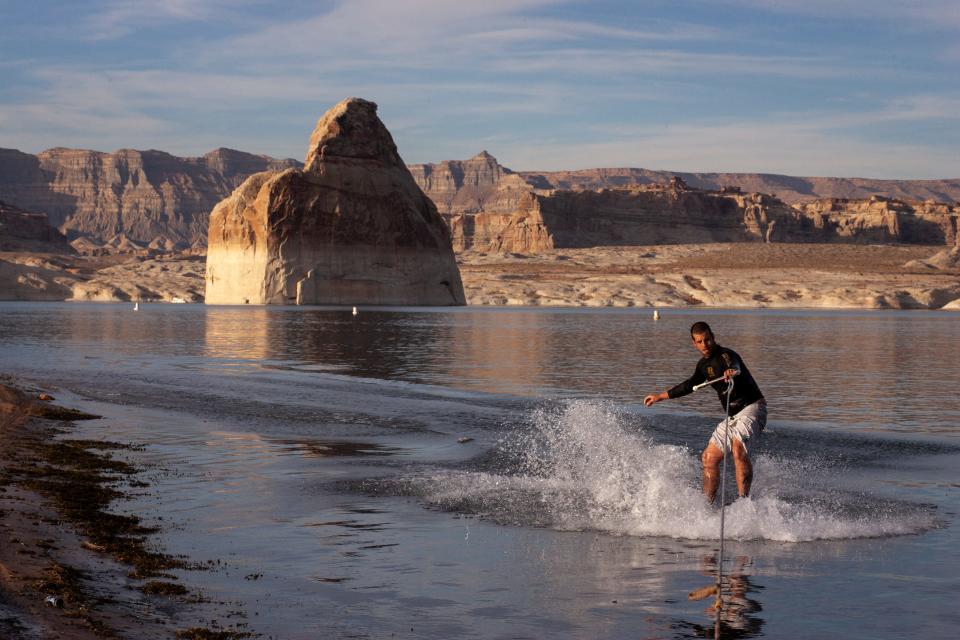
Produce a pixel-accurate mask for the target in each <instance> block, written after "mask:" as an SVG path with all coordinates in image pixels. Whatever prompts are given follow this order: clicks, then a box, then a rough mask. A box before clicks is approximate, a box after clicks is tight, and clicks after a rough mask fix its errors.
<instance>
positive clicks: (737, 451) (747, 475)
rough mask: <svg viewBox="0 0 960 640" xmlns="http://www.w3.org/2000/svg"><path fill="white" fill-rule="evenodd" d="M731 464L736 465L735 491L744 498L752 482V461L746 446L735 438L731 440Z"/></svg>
mask: <svg viewBox="0 0 960 640" xmlns="http://www.w3.org/2000/svg"><path fill="white" fill-rule="evenodd" d="M733 464H734V465H736V467H737V492H738V493H739V494H740V497H741V498H746V497H747V496H749V495H750V485H751V484H752V483H753V463H751V462H750V454H749V453H748V452H747V448H746V447H745V446H743V443H742V442H740V440H737V439H736V438H734V440H733Z"/></svg>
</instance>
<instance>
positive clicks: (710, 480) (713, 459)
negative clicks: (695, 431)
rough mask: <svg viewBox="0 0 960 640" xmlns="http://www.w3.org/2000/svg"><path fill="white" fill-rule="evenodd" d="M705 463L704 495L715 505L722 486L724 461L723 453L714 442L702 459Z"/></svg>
mask: <svg viewBox="0 0 960 640" xmlns="http://www.w3.org/2000/svg"><path fill="white" fill-rule="evenodd" d="M700 460H701V461H702V462H703V495H705V496H706V497H707V502H709V503H711V504H712V503H713V501H714V500H715V499H716V497H717V487H719V486H720V462H721V461H722V460H723V451H720V449H719V448H718V447H717V445H715V444H713V443H712V442H711V443H709V444H707V448H706V449H704V450H703V455H702V456H701V457H700Z"/></svg>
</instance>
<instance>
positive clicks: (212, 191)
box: [0, 148, 301, 248]
mask: <svg viewBox="0 0 960 640" xmlns="http://www.w3.org/2000/svg"><path fill="white" fill-rule="evenodd" d="M296 166H301V165H300V163H299V162H296V161H295V160H275V159H273V158H269V157H267V156H256V155H252V154H249V153H243V152H241V151H234V150H232V149H217V150H215V151H211V152H210V153H208V154H206V155H204V156H202V157H199V158H179V157H176V156H172V155H170V154H168V153H165V152H163V151H153V150H151V151H135V150H132V149H121V150H119V151H115V152H114V153H101V152H99V151H88V150H84V149H64V148H56V149H48V150H46V151H43V152H41V153H39V154H37V155H31V154H27V153H22V152H20V151H17V150H14V149H0V200H4V201H6V202H8V203H11V204H13V205H16V206H18V207H21V208H23V209H26V210H29V211H35V212H42V213H45V214H47V216H48V217H49V219H50V222H51V224H53V225H54V226H56V227H58V228H59V229H60V230H61V231H62V232H63V233H65V234H66V235H67V236H68V237H71V238H74V237H78V236H83V237H88V238H93V239H95V240H98V241H101V242H108V241H110V240H111V239H112V238H114V237H116V236H125V237H126V238H129V239H130V240H133V241H135V242H140V243H142V244H149V243H155V244H156V243H157V241H165V242H162V243H163V244H170V245H176V246H179V247H181V248H184V247H187V246H206V237H207V224H208V219H209V214H210V211H211V209H213V206H214V205H215V204H216V203H217V202H219V201H220V200H222V199H223V198H224V197H225V196H226V195H227V194H229V193H230V192H231V191H233V189H235V188H236V187H238V186H239V185H240V183H242V182H243V180H245V179H246V178H247V177H248V176H250V175H252V174H254V173H257V172H259V171H268V170H269V171H277V170H282V169H286V168H290V167H296Z"/></svg>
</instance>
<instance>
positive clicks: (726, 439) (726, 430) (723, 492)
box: [713, 378, 733, 640]
mask: <svg viewBox="0 0 960 640" xmlns="http://www.w3.org/2000/svg"><path fill="white" fill-rule="evenodd" d="M731 393H733V378H730V380H728V381H727V402H726V405H727V417H726V420H725V421H724V424H723V470H722V471H721V472H720V556H719V557H718V558H717V601H716V603H715V605H714V609H715V610H716V620H715V623H714V626H713V637H714V638H715V639H717V640H719V638H720V610H721V609H722V605H723V601H722V600H721V595H723V591H722V589H723V584H722V583H723V527H724V520H725V518H724V514H725V513H726V502H727V449H728V448H729V447H730V394H731Z"/></svg>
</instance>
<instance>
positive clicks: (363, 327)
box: [0, 303, 960, 638]
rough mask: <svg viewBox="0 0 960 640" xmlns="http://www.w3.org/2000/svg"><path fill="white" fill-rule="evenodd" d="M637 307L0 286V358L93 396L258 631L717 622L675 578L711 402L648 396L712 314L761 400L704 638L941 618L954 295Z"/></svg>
mask: <svg viewBox="0 0 960 640" xmlns="http://www.w3.org/2000/svg"><path fill="white" fill-rule="evenodd" d="M649 316H650V314H649V312H648V311H641V310H589V311H586V310H585V311H581V310H540V309H509V310H492V309H457V310H426V309H423V310H420V309H407V310H402V311H397V310H386V309H361V311H360V314H359V315H358V316H356V317H353V316H351V315H350V313H349V311H347V310H343V309H320V308H312V309H309V308H271V309H264V308H240V307H204V306H198V305H142V306H141V310H140V311H139V312H133V311H132V310H131V308H130V307H129V306H127V305H93V304H29V303H0V359H2V362H3V368H2V369H3V372H6V373H12V374H15V375H18V376H21V377H24V378H27V379H33V380H37V381H44V382H53V383H55V384H57V385H59V386H60V387H61V388H62V389H63V392H62V393H64V394H66V398H68V399H69V400H70V401H71V402H73V403H74V404H76V405H78V406H82V407H85V408H88V409H90V410H92V411H94V412H96V413H99V414H101V415H104V416H105V417H104V419H103V420H97V421H93V422H91V423H86V424H83V425H78V431H77V433H78V434H79V436H80V437H100V438H109V439H113V440H120V441H125V442H136V443H142V444H144V445H145V448H144V450H143V451H142V452H140V453H138V454H136V455H137V456H138V459H139V460H140V461H141V462H143V463H144V464H147V465H149V468H151V469H153V471H152V472H151V473H152V477H151V482H152V483H153V488H152V489H151V490H150V491H147V492H145V493H144V494H143V495H140V496H137V497H135V498H134V499H133V500H132V501H131V502H129V503H127V504H125V505H124V507H123V508H129V509H133V510H138V511H145V512H149V513H152V514H154V517H155V518H157V522H158V523H161V521H160V518H162V519H163V520H162V524H164V525H165V530H164V533H163V534H161V536H160V538H159V541H160V542H161V543H162V544H163V545H164V546H165V547H166V548H167V549H168V550H170V551H171V552H174V553H184V554H186V555H188V556H190V557H191V558H194V559H197V560H201V561H202V560H205V559H223V560H226V564H225V565H224V567H223V568H222V569H219V570H216V571H208V572H190V571H185V572H183V573H182V574H181V575H180V577H181V580H182V581H183V582H184V583H185V584H187V585H190V586H195V587H196V588H197V589H198V590H202V591H203V592H204V593H205V594H207V595H208V596H209V597H210V598H211V599H212V600H214V601H221V602H228V603H231V606H233V605H235V606H236V611H245V612H246V617H243V616H242V615H241V614H237V616H236V619H234V620H232V622H234V623H235V622H237V621H240V620H242V621H243V623H244V624H247V625H249V628H250V629H252V630H254V631H257V632H259V633H263V634H265V635H267V636H271V635H272V636H274V637H278V638H314V637H361V638H366V637H370V638H381V637H391V636H396V637H412V638H438V637H454V636H457V637H468V638H515V637H523V638H547V637H551V638H552V637H569V638H621V637H628V636H629V637H644V638H686V637H702V636H708V637H713V615H712V613H711V612H710V611H708V610H706V606H707V605H706V604H705V602H699V603H698V602H688V601H687V599H686V594H687V592H688V591H690V590H692V589H695V588H697V587H700V586H704V585H705V584H708V583H710V581H711V580H712V578H711V575H712V574H713V572H714V571H715V568H716V542H715V538H716V535H717V530H718V523H719V517H718V512H716V511H715V510H713V509H711V508H709V507H707V506H706V505H705V504H704V503H703V501H702V499H701V498H700V495H699V491H698V489H697V485H698V483H699V468H698V454H699V450H700V448H701V447H702V446H703V444H704V442H705V441H706V438H707V435H708V434H709V430H710V429H711V425H712V424H713V423H714V422H716V421H717V420H719V419H720V417H721V415H720V406H719V403H718V402H717V400H716V397H715V395H714V394H713V392H709V391H707V392H701V393H700V394H695V395H693V396H690V397H688V398H685V399H683V400H680V401H675V402H670V403H661V404H659V405H657V406H656V407H655V408H654V409H644V408H642V406H641V400H642V397H643V396H644V395H645V394H646V393H649V392H651V391H657V390H662V389H664V388H666V387H667V386H670V385H671V384H673V383H675V382H677V381H679V380H681V379H683V378H685V377H687V376H688V375H689V374H690V373H691V372H692V371H693V365H694V364H695V362H696V359H697V353H696V352H695V350H694V349H693V348H692V347H691V345H690V341H689V337H688V333H687V331H688V327H689V325H690V324H691V323H692V322H693V321H695V320H700V319H704V320H707V321H708V322H710V323H711V325H713V327H714V330H715V332H716V334H717V337H718V341H719V342H720V343H721V344H723V345H725V346H729V347H732V348H734V349H736V350H737V351H738V352H739V353H740V354H741V355H742V356H743V357H744V359H745V361H746V362H747V364H748V366H749V367H750V369H751V370H752V372H753V373H754V376H755V377H756V378H757V380H758V382H759V384H760V386H761V388H762V389H763V391H764V393H765V395H766V396H767V398H768V399H769V402H770V407H771V424H770V428H769V429H768V433H766V434H765V435H764V437H763V438H762V439H761V441H760V442H759V443H758V445H757V447H756V457H755V461H756V475H757V479H756V481H755V491H754V496H753V498H752V500H750V501H738V502H736V503H734V504H733V505H732V506H731V507H730V508H729V509H728V511H727V531H728V535H729V536H730V537H731V538H732V539H733V541H732V542H730V543H729V544H728V546H727V549H728V554H727V556H726V557H725V564H724V567H725V573H726V574H727V575H729V576H730V577H729V579H728V580H727V583H726V587H727V601H728V602H727V608H726V610H725V611H724V620H723V624H722V629H721V631H722V637H763V636H768V637H775V638H779V637H788V636H789V637H820V638H831V637H837V638H839V637H845V638H849V637H853V638H947V637H951V638H952V637H954V633H955V629H956V628H957V625H958V624H960V615H958V614H957V612H956V607H955V601H956V594H957V593H960V579H958V577H957V575H958V570H960V562H958V560H960V554H958V551H957V549H958V543H960V536H957V533H956V514H957V510H958V506H960V500H958V480H957V469H958V462H960V429H958V426H957V425H958V424H960V399H958V394H957V392H956V389H957V382H958V376H957V374H956V373H955V372H954V370H953V363H955V362H957V361H958V357H960V322H958V321H957V316H956V315H951V314H948V313H921V312H909V313H907V312H869V313H826V312H758V311H749V312H747V311H744V312H733V311H716V310H706V311H697V312H679V311H675V312H668V313H665V314H664V317H663V318H662V319H661V320H660V321H659V322H653V321H652V320H651V319H650V317H649ZM461 437H469V438H473V440H472V441H471V442H468V443H465V444H461V443H458V442H457V439H458V438H461ZM171 523H173V524H172V525H171ZM198 615H199V614H198ZM222 622H225V621H222Z"/></svg>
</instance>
